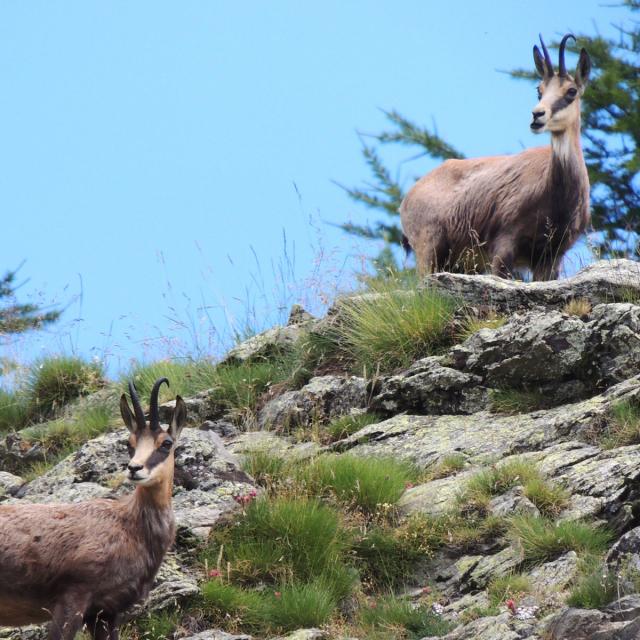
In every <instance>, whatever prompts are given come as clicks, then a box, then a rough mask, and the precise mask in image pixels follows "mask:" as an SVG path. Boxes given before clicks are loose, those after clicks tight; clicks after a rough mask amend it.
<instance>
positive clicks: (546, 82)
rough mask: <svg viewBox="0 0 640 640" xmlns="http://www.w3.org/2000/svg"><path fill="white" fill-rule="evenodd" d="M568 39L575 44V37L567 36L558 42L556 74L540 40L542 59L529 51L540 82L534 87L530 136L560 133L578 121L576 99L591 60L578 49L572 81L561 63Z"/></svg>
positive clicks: (535, 49)
mask: <svg viewBox="0 0 640 640" xmlns="http://www.w3.org/2000/svg"><path fill="white" fill-rule="evenodd" d="M569 38H573V39H574V40H575V37H574V36H573V35H571V34H570V33H568V34H567V35H566V36H564V38H562V40H561V42H560V47H559V59H558V73H556V72H555V71H554V70H553V63H552V62H551V56H550V55H549V51H548V50H547V47H546V46H545V44H544V41H543V40H542V36H540V44H541V45H542V51H543V53H544V55H543V54H542V53H540V49H538V47H537V46H534V47H533V60H534V62H535V64H536V69H537V70H538V74H539V75H540V77H541V78H542V80H541V82H540V84H539V85H538V100H539V102H538V104H537V105H536V106H535V107H534V108H533V121H532V122H531V130H532V131H533V132H534V133H542V132H543V131H551V132H552V133H562V132H564V131H566V130H567V129H569V128H570V127H571V126H572V125H573V124H575V123H576V122H578V121H579V120H580V96H581V95H582V94H583V93H584V88H585V87H586V86H587V82H588V80H589V72H590V71H591V60H590V59H589V54H588V53H587V52H586V50H585V49H581V51H580V57H579V58H578V66H577V68H576V74H575V78H572V77H571V76H570V75H569V74H568V73H567V68H566V66H565V62H564V49H565V46H566V44H567V40H568V39H569Z"/></svg>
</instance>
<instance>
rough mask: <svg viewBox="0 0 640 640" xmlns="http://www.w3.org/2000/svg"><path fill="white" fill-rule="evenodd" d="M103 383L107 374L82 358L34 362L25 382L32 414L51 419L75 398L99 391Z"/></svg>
mask: <svg viewBox="0 0 640 640" xmlns="http://www.w3.org/2000/svg"><path fill="white" fill-rule="evenodd" d="M103 384H104V372H103V370H102V367H101V366H100V365H99V364H97V363H88V362H85V361H84V360H81V359H80V358H71V357H64V356H60V357H55V358H46V359H44V360H41V361H40V362H37V363H35V364H34V365H33V366H32V367H31V369H30V372H29V375H28V377H27V381H26V390H25V391H26V394H27V396H28V398H29V404H30V407H29V411H30V414H31V415H32V416H36V417H44V418H48V417H51V416H53V415H54V414H55V413H56V412H58V411H59V410H60V409H61V408H62V407H64V406H65V405H66V404H69V402H71V401H72V400H75V399H76V398H78V397H80V396H83V395H87V394H89V393H92V392H94V391H97V390H98V389H99V388H100V387H101V386H103Z"/></svg>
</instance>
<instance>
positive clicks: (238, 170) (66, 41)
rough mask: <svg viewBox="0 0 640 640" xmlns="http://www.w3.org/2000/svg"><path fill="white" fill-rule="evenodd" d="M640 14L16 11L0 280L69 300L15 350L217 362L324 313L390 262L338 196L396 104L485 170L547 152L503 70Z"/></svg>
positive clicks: (197, 8)
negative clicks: (536, 51)
mask: <svg viewBox="0 0 640 640" xmlns="http://www.w3.org/2000/svg"><path fill="white" fill-rule="evenodd" d="M625 15H626V12H625V11H624V10H622V9H618V8H611V7H606V6H603V4H601V3H600V2H596V1H593V0H565V1H558V0H553V1H552V0H538V1H536V2H531V1H530V0H527V1H524V0H511V1H507V0H500V1H495V0H494V1H493V2H475V1H474V2H471V1H467V2H453V1H449V2H444V1H438V2H434V1H431V0H404V1H403V0H394V1H393V2H392V1H381V2H373V1H364V0H323V1H322V2H301V1H297V2H296V1H293V0H291V1H284V0H283V1H278V0H275V1H269V2H266V1H264V2H257V1H253V2H231V1H226V2H222V1H214V0H207V1H204V0H203V1H194V0H185V1H183V2H168V1H160V0H153V1H151V0H148V1H143V0H136V2H124V1H114V0H111V1H109V2H96V1H94V0H81V1H69V0H68V1H62V2H50V1H48V0H40V1H36V0H32V1H30V2H3V3H0V79H1V83H2V93H1V98H0V211H1V215H2V260H1V261H0V272H3V271H4V270H6V269H9V268H15V267H16V266H17V265H19V264H20V263H21V262H22V261H25V264H24V265H23V267H22V269H21V272H20V275H21V276H22V277H23V278H28V279H29V281H28V282H27V283H26V284H25V285H24V286H23V287H22V289H21V292H20V293H21V298H22V299H34V300H37V301H42V302H45V303H47V302H51V301H56V302H58V303H59V304H61V305H63V306H66V307H67V310H66V311H65V314H64V317H63V320H62V322H61V323H60V324H59V325H57V326H56V327H55V328H53V329H52V330H50V331H47V332H43V333H39V334H34V335H32V336H30V337H29V338H28V339H27V340H23V341H19V342H17V343H14V344H13V345H11V346H10V347H9V348H8V349H6V354H5V355H9V356H12V357H16V358H18V359H19V360H22V361H24V360H25V359H27V360H28V359H31V358H33V357H35V356H36V355H37V354H41V353H55V352H59V351H65V352H67V353H68V352H76V353H79V354H82V355H84V356H87V357H93V356H96V357H100V358H106V359H107V360H108V363H109V369H110V371H112V372H115V371H117V370H120V369H122V368H126V366H127V364H128V363H129V362H130V360H131V359H133V358H136V359H144V358H150V357H157V356H158V355H163V354H166V355H171V354H173V355H176V354H177V355H183V354H185V353H189V352H196V351H200V352H201V353H207V352H213V351H215V350H216V349H219V348H220V344H221V342H225V341H228V339H229V336H230V330H229V327H230V326H231V327H235V328H236V329H237V330H242V328H243V325H244V318H245V317H246V316H247V314H248V315H249V316H250V317H251V316H253V319H252V320H251V322H252V324H254V325H261V324H266V323H268V322H269V321H271V320H272V319H273V318H275V317H277V316H278V315H280V316H282V314H283V313H285V308H286V307H287V306H288V304H289V303H291V302H293V301H295V300H296V299H301V300H303V301H304V302H306V303H308V304H311V305H312V306H313V305H314V304H315V305H316V307H317V306H318V300H319V299H323V298H322V296H330V295H331V293H332V291H333V289H334V287H335V286H336V283H338V286H345V282H348V280H349V278H348V275H349V273H350V271H351V269H352V265H353V264H354V262H357V261H358V256H359V255H360V254H362V253H365V252H366V251H370V252H373V251H375V250H376V248H375V247H369V248H367V247H366V245H365V246H363V245H360V246H357V245H356V244H354V241H353V239H351V238H350V237H349V236H346V235H345V234H343V233H342V232H341V231H340V230H338V229H337V228H335V226H332V225H331V224H329V223H339V222H342V221H346V220H354V221H364V220H366V219H367V216H368V215H370V214H369V213H368V212H367V211H365V210H362V209H360V208H359V207H358V206H357V205H355V204H353V203H352V202H350V201H349V200H348V198H347V197H346V195H345V193H344V192H343V191H342V190H341V189H340V188H339V187H338V186H336V184H335V182H334V181H337V182H340V183H343V184H346V185H351V186H353V185H357V184H361V183H362V182H364V181H365V180H366V179H367V178H368V172H367V169H366V167H365V165H364V163H363V161H362V158H361V155H360V141H359V139H358V136H357V133H356V131H361V132H364V133H367V132H377V131H379V130H381V129H382V128H383V127H384V126H385V121H384V117H383V115H382V113H381V111H380V110H381V109H392V108H394V109H397V110H399V111H400V112H401V113H402V114H404V115H406V116H407V117H409V118H411V119H414V120H416V121H418V122H424V123H430V124H432V123H434V122H435V123H436V125H437V129H438V132H439V133H440V134H441V135H442V136H443V137H444V138H445V139H447V140H448V141H449V142H451V143H452V144H454V145H455V146H456V147H457V148H459V149H461V150H462V151H463V152H464V153H465V154H467V155H469V156H473V155H490V154H498V153H505V152H509V153H510V152H517V151H519V150H521V149H522V148H524V147H528V146H533V145H537V144H541V143H545V144H546V143H547V140H541V139H540V138H534V136H533V135H532V134H531V133H530V132H529V127H528V124H529V121H530V112H531V108H532V107H533V106H534V104H535V102H536V99H535V91H534V89H533V87H532V86H530V85H528V84H527V83H523V82H516V81H514V80H511V79H510V78H509V77H508V76H507V75H506V74H504V73H501V71H500V70H505V69H510V68H514V67H527V68H532V67H533V63H532V58H531V49H532V46H533V44H535V42H536V39H537V34H538V32H542V33H543V35H544V36H546V39H547V40H548V41H549V40H552V39H553V38H554V37H557V36H559V35H561V34H563V33H565V32H567V31H574V32H576V33H579V32H588V33H593V32H594V31H595V29H596V28H597V29H598V30H600V32H601V33H603V34H610V33H613V32H614V30H613V27H612V23H620V22H621V20H622V19H623V18H624V17H625ZM409 156H410V152H407V153H406V154H405V155H402V154H399V155H398V156H397V158H394V160H398V161H400V160H403V159H407V158H408V157H409ZM432 166H434V165H433V164H432V163H430V162H429V161H421V162H416V163H413V164H407V163H405V164H403V165H402V168H401V169H400V173H401V175H402V176H403V178H404V179H405V180H406V183H407V184H410V183H411V181H412V179H413V178H415V177H416V176H417V175H420V174H421V173H424V172H426V171H427V170H428V169H430V168H431V167H432ZM319 296H320V298H319ZM0 355H1V354H0Z"/></svg>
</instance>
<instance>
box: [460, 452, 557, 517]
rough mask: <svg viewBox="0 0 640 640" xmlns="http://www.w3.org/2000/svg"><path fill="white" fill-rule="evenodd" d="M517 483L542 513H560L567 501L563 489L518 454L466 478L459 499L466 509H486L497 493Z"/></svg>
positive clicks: (550, 514)
mask: <svg viewBox="0 0 640 640" xmlns="http://www.w3.org/2000/svg"><path fill="white" fill-rule="evenodd" d="M518 485H521V486H522V487H523V494H524V496H525V497H526V498H528V499H529V500H530V501H531V502H532V503H533V504H534V505H535V506H536V507H538V509H539V510H540V512H541V513H542V514H543V515H548V516H553V515H557V514H558V513H560V511H562V509H563V508H564V507H565V506H566V505H567V502H568V494H567V492H566V491H565V490H564V489H562V488H561V487H559V486H557V485H555V484H552V483H551V482H549V481H548V480H547V479H545V478H544V477H543V475H542V474H541V473H540V471H539V470H538V468H537V466H536V465H535V464H534V463H533V462H530V461H527V460H522V459H519V458H516V459H514V460H510V461H508V462H504V463H502V464H497V465H494V466H492V467H491V468H489V469H486V470H484V471H480V472H479V473H477V474H476V475H475V476H473V477H472V478H471V479H470V480H469V481H468V482H467V484H466V486H465V488H464V489H463V491H462V493H461V494H460V496H459V497H458V501H459V504H460V505H462V506H463V507H464V508H466V509H469V508H472V509H478V510H480V511H484V510H486V508H487V506H488V504H489V502H490V500H491V499H492V498H493V497H494V496H497V495H500V494H503V493H506V492H507V491H509V490H510V489H512V488H513V487H515V486H518Z"/></svg>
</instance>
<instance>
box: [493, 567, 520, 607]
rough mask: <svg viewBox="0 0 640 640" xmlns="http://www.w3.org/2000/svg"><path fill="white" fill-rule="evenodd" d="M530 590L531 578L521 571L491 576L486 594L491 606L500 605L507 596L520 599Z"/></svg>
mask: <svg viewBox="0 0 640 640" xmlns="http://www.w3.org/2000/svg"><path fill="white" fill-rule="evenodd" d="M530 591H531V580H530V579H529V577H528V576H526V575H524V574H521V573H512V574H509V575H506V576H499V577H496V578H493V579H492V580H491V582H489V585H488V586H487V595H488V596H489V602H490V604H491V606H492V607H497V606H499V605H501V604H502V603H503V602H504V601H505V600H508V599H509V598H513V599H516V600H517V599H520V598H521V597H522V596H523V595H524V594H526V593H529V592H530Z"/></svg>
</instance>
